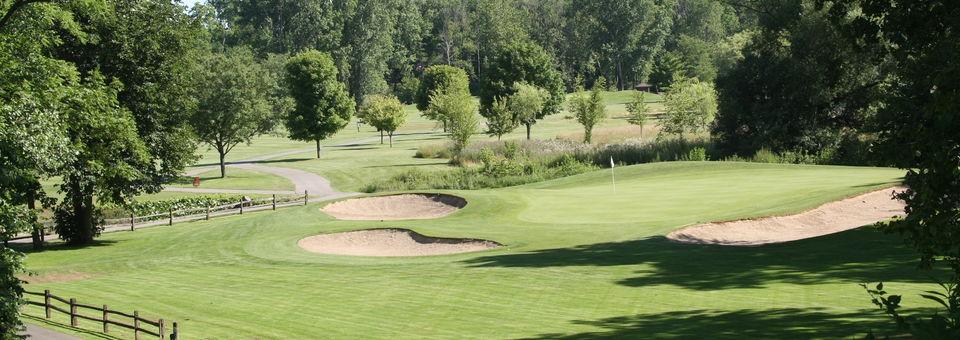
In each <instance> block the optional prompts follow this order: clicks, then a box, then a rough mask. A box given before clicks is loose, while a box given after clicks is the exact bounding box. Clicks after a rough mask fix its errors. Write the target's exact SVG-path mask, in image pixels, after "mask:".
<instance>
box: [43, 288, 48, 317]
mask: <svg viewBox="0 0 960 340" xmlns="http://www.w3.org/2000/svg"><path fill="white" fill-rule="evenodd" d="M43 311H44V312H46V315H47V319H49V318H50V290H49V289H47V290H44V291H43Z"/></svg>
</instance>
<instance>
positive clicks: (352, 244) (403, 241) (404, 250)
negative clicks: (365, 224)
mask: <svg viewBox="0 0 960 340" xmlns="http://www.w3.org/2000/svg"><path fill="white" fill-rule="evenodd" d="M298 244H299V245H300V247H301V248H303V249H305V250H307V251H310V252H314V253H321V254H334V255H353V256H427V255H444V254H457V253H467V252H472V251H481V250H487V249H493V248H497V247H500V246H501V244H499V243H497V242H493V241H487V240H476V239H462V238H439V237H429V236H423V235H420V234H418V233H417V232H415V231H412V230H407V229H397V228H388V229H366V230H356V231H348V232H343V233H333V234H323V235H316V236H310V237H307V238H304V239H301V240H300V242H298Z"/></svg>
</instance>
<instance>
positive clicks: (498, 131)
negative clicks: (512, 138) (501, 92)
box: [486, 98, 519, 140]
mask: <svg viewBox="0 0 960 340" xmlns="http://www.w3.org/2000/svg"><path fill="white" fill-rule="evenodd" d="M486 119H487V135H489V136H497V140H500V137H503V135H505V134H508V133H510V132H513V130H514V129H516V128H517V126H518V125H519V122H517V120H516V118H515V117H514V115H513V112H511V111H510V107H509V106H508V105H507V99H505V98H497V99H495V100H494V101H493V105H492V106H490V111H489V112H487V115H486Z"/></svg>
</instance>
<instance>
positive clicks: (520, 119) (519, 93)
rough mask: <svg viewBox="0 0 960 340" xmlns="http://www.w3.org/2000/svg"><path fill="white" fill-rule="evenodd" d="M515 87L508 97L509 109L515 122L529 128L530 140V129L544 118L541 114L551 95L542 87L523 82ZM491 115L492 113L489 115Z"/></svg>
mask: <svg viewBox="0 0 960 340" xmlns="http://www.w3.org/2000/svg"><path fill="white" fill-rule="evenodd" d="M513 87H514V92H513V94H511V95H510V96H509V97H507V108H508V109H509V110H510V113H511V114H512V115H513V120H514V121H516V122H517V123H519V124H523V125H524V126H526V127H527V139H530V127H531V126H533V124H536V123H537V120H539V119H541V118H543V117H541V116H540V113H541V112H543V109H544V107H545V106H546V105H547V102H548V101H549V100H550V94H549V93H547V91H546V90H544V89H542V88H540V87H537V86H534V85H530V84H527V83H523V82H519V83H516V84H514V85H513ZM491 109H492V107H491ZM490 114H492V112H491V113H488V115H490Z"/></svg>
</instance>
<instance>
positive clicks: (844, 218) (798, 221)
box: [667, 187, 905, 246]
mask: <svg viewBox="0 0 960 340" xmlns="http://www.w3.org/2000/svg"><path fill="white" fill-rule="evenodd" d="M903 190H905V189H904V188H902V187H897V188H892V189H890V188H888V189H883V190H878V191H874V192H870V193H867V194H863V195H860V196H856V197H852V198H847V199H844V200H840V201H836V202H831V203H827V204H824V205H821V206H819V207H817V208H816V209H813V210H809V211H806V212H803V213H800V214H796V215H790V216H774V217H764V218H759V219H753V220H740V221H732V222H719V223H706V224H700V225H695V226H691V227H687V228H683V229H679V230H675V231H673V232H671V233H670V234H667V238H668V239H670V240H673V241H677V242H683V243H697V244H721V245H731V246H752V245H761V244H769V243H781V242H789V241H795V240H802V239H806V238H811V237H817V236H822V235H827V234H832V233H837V232H841V231H845V230H850V229H855V228H858V227H862V226H865V225H868V224H873V223H876V222H880V221H883V220H887V219H890V218H893V217H896V216H902V215H903V214H904V210H903V209H904V206H905V205H904V203H903V202H902V201H900V200H897V199H894V198H893V192H894V191H896V192H902V191H903Z"/></svg>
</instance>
